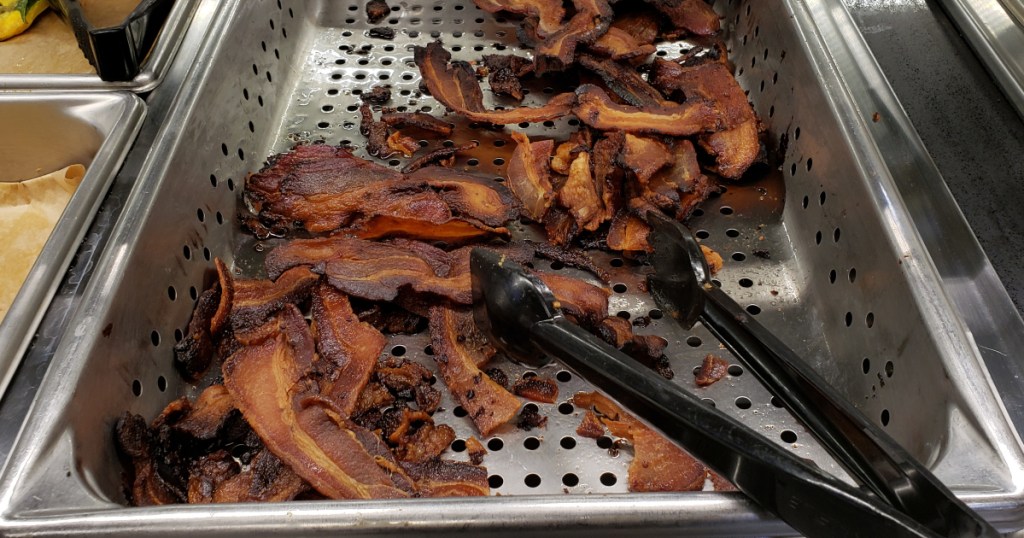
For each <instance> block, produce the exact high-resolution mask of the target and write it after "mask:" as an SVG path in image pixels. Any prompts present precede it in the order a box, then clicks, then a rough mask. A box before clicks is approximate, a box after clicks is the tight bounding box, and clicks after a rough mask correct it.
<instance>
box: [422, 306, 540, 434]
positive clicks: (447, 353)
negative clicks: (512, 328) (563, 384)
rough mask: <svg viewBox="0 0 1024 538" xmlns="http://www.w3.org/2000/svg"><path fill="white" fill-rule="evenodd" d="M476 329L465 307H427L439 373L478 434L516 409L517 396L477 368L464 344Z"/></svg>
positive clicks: (488, 431) (511, 415)
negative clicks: (458, 308) (460, 308)
mask: <svg viewBox="0 0 1024 538" xmlns="http://www.w3.org/2000/svg"><path fill="white" fill-rule="evenodd" d="M474 332H476V327H475V325H474V323H473V315H472V313H471V312H469V311H468V310H455V309H453V308H449V307H447V306H433V307H431V308H430V345H431V347H433V349H434V361H435V362H436V363H437V367H438V369H440V370H441V377H442V378H443V379H444V382H445V385H447V386H448V389H449V390H450V391H451V393H452V395H453V396H454V397H455V399H456V401H458V402H459V405H461V406H462V408H463V409H465V410H466V412H467V413H469V418H470V419H471V420H472V421H473V424H474V425H475V426H476V428H477V430H479V432H480V434H481V435H484V436H488V435H490V434H491V433H493V432H494V430H495V429H497V428H498V427H499V426H501V425H502V424H505V423H506V422H508V421H510V420H512V419H513V418H514V417H515V416H516V412H517V411H519V405H520V402H519V399H518V398H516V397H515V396H513V395H512V394H511V393H509V392H508V391H507V390H505V389H504V388H502V387H501V385H498V384H497V383H495V382H494V381H493V380H492V379H491V378H490V377H488V376H487V375H486V374H484V373H483V372H482V371H480V368H479V367H478V366H477V364H476V363H477V361H478V359H477V358H476V353H474V350H473V348H472V347H470V346H466V345H465V340H466V336H465V335H469V334H472V333H474Z"/></svg>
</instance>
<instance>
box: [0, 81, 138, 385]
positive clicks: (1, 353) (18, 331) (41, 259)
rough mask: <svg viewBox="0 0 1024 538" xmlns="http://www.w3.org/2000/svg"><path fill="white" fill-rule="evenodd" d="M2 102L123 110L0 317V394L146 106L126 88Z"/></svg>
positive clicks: (15, 95) (0, 97) (3, 97)
mask: <svg viewBox="0 0 1024 538" xmlns="http://www.w3.org/2000/svg"><path fill="white" fill-rule="evenodd" d="M0 102H5V103H8V102H24V103H46V102H56V103H64V104H65V105H82V104H106V106H110V107H120V108H121V111H120V113H118V114H117V118H116V119H115V121H114V122H113V127H112V128H111V130H110V131H109V132H108V133H104V134H103V142H102V143H101V144H100V148H99V150H98V151H97V152H96V155H95V156H94V157H93V161H92V164H91V165H90V166H89V168H88V170H86V174H85V177H84V178H83V180H82V182H83V183H84V184H85V187H83V188H80V189H78V190H76V192H75V194H74V196H72V198H71V199H70V201H69V202H68V205H67V207H66V208H65V210H64V212H63V213H62V214H61V217H60V219H59V220H58V221H57V223H56V225H55V226H54V229H53V232H51V234H50V237H49V238H48V239H47V240H46V244H45V245H44V246H43V249H42V251H41V252H40V253H39V256H38V257H37V258H36V261H35V263H33V264H32V269H30V270H29V273H28V275H27V276H26V278H25V282H24V284H22V287H21V289H20V290H19V292H18V294H17V295H16V296H15V298H14V302H13V303H12V304H11V307H10V309H9V310H8V311H7V315H6V316H5V317H4V318H3V319H2V320H0V396H2V395H3V394H4V392H5V391H6V389H7V386H8V385H9V384H10V382H11V378H12V377H13V376H14V372H15V370H16V369H17V367H18V365H19V364H20V363H21V357H22V356H23V355H24V353H25V350H26V349H28V346H29V343H30V342H31V339H32V335H33V333H34V332H35V330H36V328H37V327H38V326H39V324H40V322H41V321H42V318H43V314H45V312H46V308H47V306H48V305H49V304H50V301H51V299H53V296H54V295H55V294H56V292H57V286H58V285H59V284H60V280H61V279H62V278H63V277H64V272H65V271H67V269H68V266H69V265H70V264H71V260H72V258H73V257H74V255H75V251H76V250H77V248H78V244H79V243H80V242H81V241H82V238H83V237H84V236H85V234H86V232H87V231H88V227H89V226H88V225H89V223H90V222H92V219H93V217H95V215H96V212H97V211H98V210H99V208H100V205H101V203H102V201H103V198H104V196H105V195H106V192H107V190H108V189H109V188H110V185H111V184H112V183H113V181H114V177H115V176H116V175H117V172H118V170H120V169H121V165H122V163H123V162H124V160H125V158H126V157H127V155H128V150H129V149H130V148H131V147H132V144H133V143H134V141H135V137H136V136H137V135H138V133H139V130H140V129H141V128H142V121H143V119H144V118H145V116H146V105H145V102H143V101H142V99H140V98H139V97H138V96H137V95H135V94H133V93H129V92H111V93H104V94H97V93H86V92H73V93H70V92H12V93H2V92H0Z"/></svg>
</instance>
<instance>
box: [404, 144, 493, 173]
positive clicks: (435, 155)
mask: <svg viewBox="0 0 1024 538" xmlns="http://www.w3.org/2000/svg"><path fill="white" fill-rule="evenodd" d="M479 145H480V143H479V142H476V141H470V142H466V143H465V144H462V145H460V146H452V147H441V148H437V149H435V150H432V151H430V152H429V153H427V154H426V155H423V156H420V157H418V158H417V159H416V160H414V161H412V162H411V163H409V164H407V165H405V167H404V168H402V173H403V174H411V173H413V172H415V171H417V170H419V169H420V168H423V167H424V166H426V165H428V164H440V165H441V166H446V167H447V166H451V165H452V164H454V163H455V154H457V153H463V152H466V151H469V150H471V149H476V147H477V146H479Z"/></svg>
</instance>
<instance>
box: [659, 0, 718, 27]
mask: <svg viewBox="0 0 1024 538" xmlns="http://www.w3.org/2000/svg"><path fill="white" fill-rule="evenodd" d="M644 1H645V2H647V3H648V4H650V5H651V6H653V7H654V9H657V10H658V11H659V12H660V13H661V14H662V15H665V16H666V17H668V19H669V21H671V23H672V25H673V26H675V27H676V28H678V29H680V30H685V31H686V32H688V33H691V34H695V35H701V36H709V35H714V34H716V33H718V31H719V30H720V29H721V23H720V22H719V20H718V14H716V13H715V11H714V10H713V9H711V6H710V5H708V4H707V2H705V1H704V0H644Z"/></svg>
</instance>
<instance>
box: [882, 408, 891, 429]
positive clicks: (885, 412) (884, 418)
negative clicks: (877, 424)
mask: <svg viewBox="0 0 1024 538" xmlns="http://www.w3.org/2000/svg"><path fill="white" fill-rule="evenodd" d="M889 418H890V417H889V410H888V409H882V416H881V419H882V426H888V425H889Z"/></svg>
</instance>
